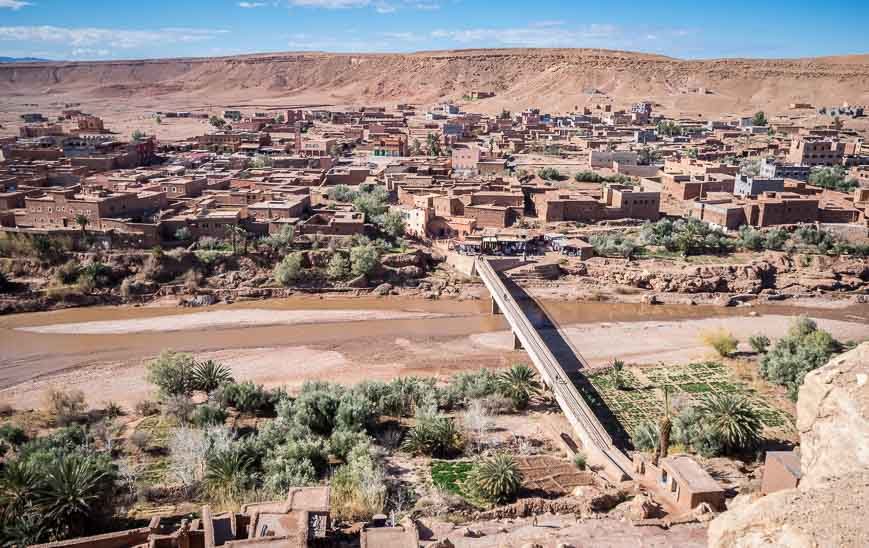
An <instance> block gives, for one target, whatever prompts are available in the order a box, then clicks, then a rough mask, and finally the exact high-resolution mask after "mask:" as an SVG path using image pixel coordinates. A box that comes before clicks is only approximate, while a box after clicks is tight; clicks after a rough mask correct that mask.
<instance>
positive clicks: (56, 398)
mask: <svg viewBox="0 0 869 548" xmlns="http://www.w3.org/2000/svg"><path fill="white" fill-rule="evenodd" d="M45 410H46V412H47V413H48V414H49V415H50V416H51V417H52V418H53V419H54V420H55V422H56V423H57V424H59V425H61V426H65V425H67V424H69V423H71V422H74V421H77V420H79V419H81V418H82V417H83V416H84V414H85V412H86V411H87V405H86V404H85V399H84V392H82V391H81V390H58V389H55V388H51V389H49V390H48V392H47V393H46V395H45Z"/></svg>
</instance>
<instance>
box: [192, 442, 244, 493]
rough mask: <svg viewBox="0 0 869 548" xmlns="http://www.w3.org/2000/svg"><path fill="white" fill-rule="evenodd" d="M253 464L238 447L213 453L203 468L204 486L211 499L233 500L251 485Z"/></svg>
mask: <svg viewBox="0 0 869 548" xmlns="http://www.w3.org/2000/svg"><path fill="white" fill-rule="evenodd" d="M253 464H254V463H253V460H252V459H251V457H250V455H248V454H247V453H246V452H245V451H243V450H242V449H241V448H239V447H231V448H229V449H225V450H223V451H215V452H213V453H212V454H211V455H210V456H209V457H208V461H207V463H206V466H205V477H204V481H205V486H206V487H207V488H208V491H209V493H211V496H212V497H215V498H218V499H219V500H227V499H229V500H233V499H234V498H235V497H236V496H238V494H239V493H241V492H242V491H244V490H245V489H246V488H248V487H249V486H250V485H251V484H252V483H253Z"/></svg>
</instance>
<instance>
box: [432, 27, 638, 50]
mask: <svg viewBox="0 0 869 548" xmlns="http://www.w3.org/2000/svg"><path fill="white" fill-rule="evenodd" d="M620 34H621V31H620V29H619V28H618V27H616V26H614V25H599V24H592V25H585V26H583V27H580V28H578V29H567V28H562V26H561V25H560V23H559V24H556V23H555V22H543V24H542V25H541V24H540V23H537V24H534V25H532V26H529V27H517V28H477V29H465V30H435V31H433V32H432V33H431V37H432V38H440V39H447V40H451V41H454V42H458V43H460V44H471V43H476V42H485V43H488V44H494V45H501V46H517V47H582V46H588V45H599V42H600V41H601V40H610V39H615V38H617V37H619V36H620Z"/></svg>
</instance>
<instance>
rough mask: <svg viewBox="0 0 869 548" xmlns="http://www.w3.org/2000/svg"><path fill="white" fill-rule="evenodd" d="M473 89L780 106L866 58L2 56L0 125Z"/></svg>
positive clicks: (725, 109) (130, 122) (829, 95)
mask: <svg viewBox="0 0 869 548" xmlns="http://www.w3.org/2000/svg"><path fill="white" fill-rule="evenodd" d="M698 88H703V89H705V90H706V93H700V92H698V91H697V90H698ZM472 89H488V90H493V91H495V92H496V93H497V96H496V97H494V98H492V99H487V100H483V101H477V102H474V103H472V104H468V105H467V108H468V110H470V111H481V112H490V113H492V112H497V111H499V110H500V109H502V108H510V109H514V110H515V109H521V108H526V107H530V106H537V107H543V108H545V109H547V111H550V112H560V111H561V112H563V111H567V110H570V109H572V108H573V107H574V106H582V105H586V104H590V103H595V102H598V101H602V100H603V101H608V100H613V101H614V102H615V103H616V104H617V105H626V104H628V103H630V102H632V101H636V100H640V99H648V100H653V101H656V102H658V103H660V104H661V109H662V110H664V111H670V112H672V113H674V114H679V113H685V114H695V115H696V114H697V113H708V114H715V115H719V116H721V115H725V114H745V113H751V112H754V111H755V110H757V109H760V108H763V109H767V110H769V111H773V112H781V111H784V110H785V109H786V108H787V106H788V104H789V103H791V102H809V103H815V104H838V103H841V102H843V101H849V102H851V103H852V104H865V103H867V102H869V55H854V56H843V57H823V58H808V59H788V60H781V59H752V60H747V59H715V60H701V61H686V60H681V59H674V58H670V57H663V56H658V55H648V54H639V53H630V52H617V51H607V50H584V49H525V50H519V49H498V50H461V51H437V52H421V53H413V54H333V53H280V54H262V55H246V56H238V57H219V58H200V59H161V60H140V61H107V62H67V63H14V64H12V63H7V64H0V112H3V115H2V116H0V124H3V125H4V126H5V127H4V128H3V129H0V132H6V133H8V132H9V131H10V129H14V128H12V124H14V123H17V122H16V120H15V119H16V118H17V114H18V113H20V112H23V111H24V110H34V107H32V106H25V104H31V105H32V104H38V108H39V109H40V110H44V111H46V113H47V114H48V113H53V112H52V109H56V110H57V111H58V112H59V110H60V109H61V108H62V106H63V103H65V102H81V103H82V107H83V108H84V109H85V110H91V111H93V112H95V113H97V114H100V115H106V116H107V118H108V120H109V121H110V122H111V123H113V124H114V126H113V127H115V128H116V129H118V130H119V131H122V132H125V131H126V130H128V129H129V128H131V127H136V126H137V125H138V126H144V127H145V129H146V130H149V131H150V130H152V129H153V130H156V131H158V132H159V133H161V134H165V135H167V136H170V137H181V136H182V135H183V134H184V133H185V132H186V133H188V134H189V133H191V132H190V130H192V129H200V123H199V122H196V121H186V122H177V121H171V122H170V121H166V122H165V123H164V124H163V127H157V126H156V125H155V124H154V123H153V122H152V121H150V120H148V119H147V118H146V117H145V114H146V113H148V112H153V111H154V110H169V109H173V110H200V111H211V112H213V111H218V110H219V109H220V108H221V107H227V106H233V105H241V106H247V107H249V108H258V109H261V110H265V109H268V108H270V107H271V108H278V107H287V106H291V105H298V104H304V105H322V104H330V105H354V104H355V105H358V104H363V103H376V104H380V105H384V104H385V105H394V104H396V103H398V102H419V103H429V102H433V101H437V100H440V99H454V100H457V101H459V102H461V98H462V96H463V95H464V94H465V93H467V92H468V91H470V90H472ZM595 90H596V91H597V92H598V93H594V91H595ZM106 111H108V114H107V113H106ZM148 124H150V125H148ZM176 129H177V130H178V131H175V130H176Z"/></svg>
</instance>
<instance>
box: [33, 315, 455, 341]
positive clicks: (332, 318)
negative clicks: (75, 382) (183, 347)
mask: <svg viewBox="0 0 869 548" xmlns="http://www.w3.org/2000/svg"><path fill="white" fill-rule="evenodd" d="M444 316H446V315H445V314H435V313H431V312H405V311H400V310H264V309H240V310H239V309H236V310H215V311H208V312H197V313H193V314H184V315H177V316H158V317H154V318H137V319H124V320H105V321H90V322H76V323H58V324H49V325H38V326H27V327H18V328H16V329H17V330H19V331H28V332H31V333H54V334H63V335H120V334H125V333H147V332H171V331H193V330H202V329H220V328H228V327H233V328H237V327H242V328H243V327H253V326H267V325H303V324H313V323H317V324H324V323H342V322H358V321H365V320H419V319H429V318H439V317H444Z"/></svg>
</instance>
